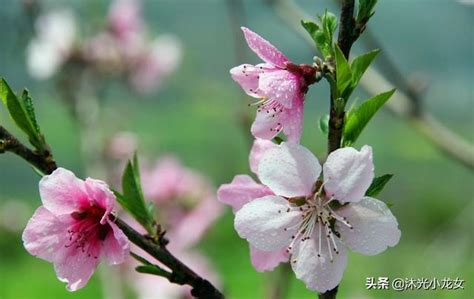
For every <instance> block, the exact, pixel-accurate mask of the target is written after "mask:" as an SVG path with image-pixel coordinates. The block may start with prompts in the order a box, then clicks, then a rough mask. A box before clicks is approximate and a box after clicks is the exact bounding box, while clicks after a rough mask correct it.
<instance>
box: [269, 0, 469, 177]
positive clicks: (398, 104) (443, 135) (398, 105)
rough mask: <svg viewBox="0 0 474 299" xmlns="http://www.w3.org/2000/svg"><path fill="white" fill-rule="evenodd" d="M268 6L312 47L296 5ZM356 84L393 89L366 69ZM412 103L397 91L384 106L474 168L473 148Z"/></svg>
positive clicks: (274, 1) (373, 90)
mask: <svg viewBox="0 0 474 299" xmlns="http://www.w3.org/2000/svg"><path fill="white" fill-rule="evenodd" d="M269 3H270V4H271V5H272V7H273V8H274V10H275V12H276V14H277V15H278V16H279V17H280V18H281V19H282V20H283V21H284V22H285V23H286V24H287V25H288V26H290V27H291V28H292V29H293V30H295V31H296V32H297V33H299V34H300V35H301V37H302V38H303V39H305V40H306V41H307V42H308V44H309V45H311V46H314V41H313V40H312V39H311V37H310V36H309V35H308V34H307V33H306V32H305V31H304V30H303V28H301V25H300V23H299V20H303V19H306V20H307V19H310V18H311V17H310V16H308V15H306V14H305V13H304V12H303V11H302V10H301V8H300V7H299V6H297V5H296V4H295V3H293V2H292V1H283V0H271V1H269ZM360 84H361V85H362V87H364V89H366V90H367V91H368V92H369V93H370V94H378V93H380V92H382V91H387V90H390V89H392V88H393V87H394V86H393V84H392V83H390V82H389V81H388V80H387V79H386V78H385V77H384V76H383V75H382V74H381V73H379V72H377V71H376V70H374V69H373V68H371V67H369V69H368V70H367V71H366V73H365V74H364V76H363V77H362V79H361V81H360ZM415 103H416V101H415V100H414V98H413V95H412V94H411V93H407V92H404V91H403V89H402V90H398V91H397V92H396V93H395V94H394V95H393V96H392V98H391V99H390V101H388V102H387V104H386V105H385V106H384V107H386V108H387V109H388V110H389V111H390V112H392V113H393V114H394V115H396V116H398V117H400V118H402V119H403V120H406V121H407V123H408V124H409V125H410V126H411V127H412V128H413V129H415V130H416V131H417V132H418V133H419V134H420V135H421V136H423V137H424V138H425V139H426V140H428V141H429V142H430V143H431V144H432V145H433V146H434V147H436V148H437V149H438V150H440V151H441V152H443V153H444V154H446V156H447V157H449V158H451V159H453V160H454V161H457V162H459V163H461V164H462V165H464V166H465V167H467V168H468V169H471V170H473V169H474V149H473V146H472V145H471V144H469V143H468V142H467V141H465V140H464V139H463V138H461V137H460V136H458V135H457V134H455V133H453V132H452V131H451V130H450V129H449V128H447V127H446V126H444V125H443V124H442V123H440V122H439V121H438V120H436V118H434V117H433V116H432V115H431V114H430V113H429V112H424V113H415V112H414V111H416V110H417V107H416V105H419V104H415Z"/></svg>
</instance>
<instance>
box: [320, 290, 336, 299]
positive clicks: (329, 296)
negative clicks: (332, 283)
mask: <svg viewBox="0 0 474 299" xmlns="http://www.w3.org/2000/svg"><path fill="white" fill-rule="evenodd" d="M337 288H338V287H335V288H334V289H332V290H329V291H327V292H326V293H322V294H319V299H335V298H336V294H337Z"/></svg>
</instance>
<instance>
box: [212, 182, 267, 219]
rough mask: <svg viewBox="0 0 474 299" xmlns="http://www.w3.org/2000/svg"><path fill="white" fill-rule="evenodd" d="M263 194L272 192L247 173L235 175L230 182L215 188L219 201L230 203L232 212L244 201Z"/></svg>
mask: <svg viewBox="0 0 474 299" xmlns="http://www.w3.org/2000/svg"><path fill="white" fill-rule="evenodd" d="M265 195H273V192H272V191H271V190H270V189H268V188H267V187H265V186H264V185H261V184H258V183H256V182H255V181H254V180H253V179H252V178H251V177H250V176H248V175H236V176H235V177H234V179H233V180H232V183H230V184H223V185H221V186H220V187H219V189H218V190H217V198H218V199H219V201H221V202H223V203H225V204H228V205H230V206H231V207H232V210H233V211H234V213H235V212H236V211H238V210H240V209H241V208H242V206H243V205H245V204H246V203H248V202H250V201H252V200H254V199H256V198H260V197H264V196H265Z"/></svg>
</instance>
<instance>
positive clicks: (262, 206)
mask: <svg viewBox="0 0 474 299" xmlns="http://www.w3.org/2000/svg"><path fill="white" fill-rule="evenodd" d="M300 219H301V213H300V211H299V210H296V209H291V210H289V205H288V202H287V201H286V200H285V199H284V198H282V197H280V196H272V195H268V196H265V197H262V198H258V199H256V200H253V201H251V202H249V203H248V204H246V205H244V206H243V207H242V208H241V209H240V210H239V211H237V213H236V214H235V222H234V226H235V230H236V231H237V233H238V234H239V236H240V237H241V238H244V239H247V241H248V242H249V243H250V245H252V246H253V247H255V248H257V249H260V250H263V251H274V250H279V249H281V248H283V247H284V246H287V245H289V244H290V242H291V236H292V235H294V234H295V232H296V230H297V229H298V226H296V225H295V224H296V223H298V221H299V220H300ZM291 226H294V227H291Z"/></svg>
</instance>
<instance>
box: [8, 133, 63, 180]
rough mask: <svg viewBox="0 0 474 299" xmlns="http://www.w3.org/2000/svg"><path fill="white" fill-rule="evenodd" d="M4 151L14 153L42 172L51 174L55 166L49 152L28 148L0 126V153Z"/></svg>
mask: <svg viewBox="0 0 474 299" xmlns="http://www.w3.org/2000/svg"><path fill="white" fill-rule="evenodd" d="M4 152H12V153H14V154H15V155H17V156H19V157H21V158H23V160H26V161H27V162H28V163H30V164H31V165H33V166H34V167H35V168H36V169H39V170H41V171H42V172H43V173H44V174H51V173H52V172H53V171H54V170H55V169H56V168H57V166H56V162H55V161H54V159H53V157H52V155H51V152H49V151H47V150H46V151H44V152H43V153H39V152H38V151H33V150H31V149H29V148H28V147H26V146H25V145H23V144H22V143H21V142H20V141H19V140H18V139H17V138H16V137H15V136H13V135H12V134H11V133H10V132H8V131H7V129H5V128H4V127H2V126H0V154H1V153H4Z"/></svg>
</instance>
